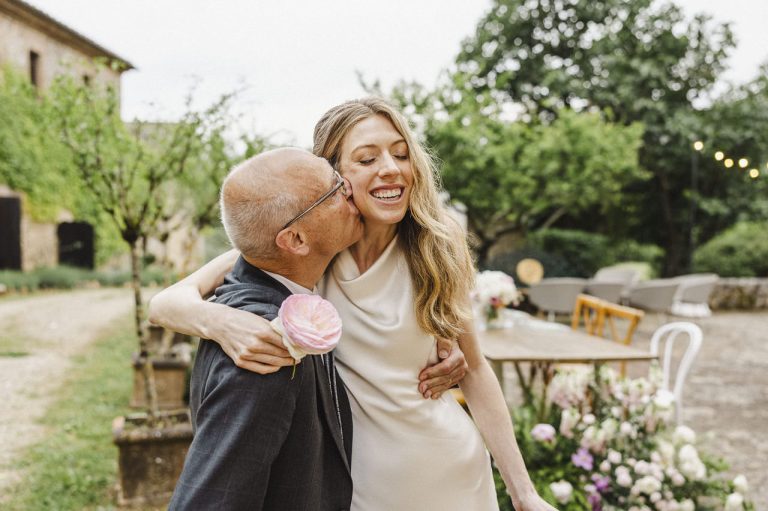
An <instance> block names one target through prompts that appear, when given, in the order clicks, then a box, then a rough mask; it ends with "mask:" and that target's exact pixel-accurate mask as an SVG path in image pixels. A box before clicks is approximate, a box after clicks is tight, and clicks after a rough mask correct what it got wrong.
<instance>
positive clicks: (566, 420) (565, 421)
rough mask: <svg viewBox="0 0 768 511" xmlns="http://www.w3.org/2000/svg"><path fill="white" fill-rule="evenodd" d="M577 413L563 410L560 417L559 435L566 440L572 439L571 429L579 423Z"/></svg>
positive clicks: (572, 410)
mask: <svg viewBox="0 0 768 511" xmlns="http://www.w3.org/2000/svg"><path fill="white" fill-rule="evenodd" d="M579 419H580V416H579V412H577V411H576V410H574V409H573V408H569V409H567V410H563V413H562V414H561V416H560V434H561V435H563V436H564V437H566V438H573V428H574V426H576V424H578V423H579Z"/></svg>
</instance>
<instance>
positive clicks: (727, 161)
mask: <svg viewBox="0 0 768 511" xmlns="http://www.w3.org/2000/svg"><path fill="white" fill-rule="evenodd" d="M723 165H725V168H727V169H729V168H731V167H733V160H732V159H730V158H726V159H725V161H724V162H723Z"/></svg>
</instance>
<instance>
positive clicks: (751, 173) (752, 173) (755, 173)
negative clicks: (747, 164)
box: [749, 169, 760, 179]
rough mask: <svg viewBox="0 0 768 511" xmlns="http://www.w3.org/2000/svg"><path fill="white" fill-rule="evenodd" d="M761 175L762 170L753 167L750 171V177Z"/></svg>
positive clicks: (755, 177) (754, 177)
mask: <svg viewBox="0 0 768 511" xmlns="http://www.w3.org/2000/svg"><path fill="white" fill-rule="evenodd" d="M759 176H760V171H759V170H757V169H752V170H750V171H749V177H751V178H752V179H757V178H758V177H759Z"/></svg>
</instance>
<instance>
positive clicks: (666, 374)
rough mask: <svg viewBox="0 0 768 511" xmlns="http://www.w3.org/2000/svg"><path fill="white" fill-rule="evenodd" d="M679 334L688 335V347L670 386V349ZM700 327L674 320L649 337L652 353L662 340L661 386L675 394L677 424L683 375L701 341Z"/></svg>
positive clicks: (681, 413)
mask: <svg viewBox="0 0 768 511" xmlns="http://www.w3.org/2000/svg"><path fill="white" fill-rule="evenodd" d="M680 334H687V335H688V347H687V348H686V349H685V353H684V354H683V358H682V359H681V360H680V365H678V367H677V371H675V384H674V387H672V384H671V381H670V380H671V372H672V349H673V347H674V344H675V340H677V337H678V336H679V335H680ZM702 338H703V336H702V334H701V328H699V327H698V326H696V325H694V324H693V323H688V322H686V321H676V322H674V323H667V324H666V325H664V326H662V327H660V328H659V329H657V330H656V331H655V332H654V333H653V337H652V338H651V353H652V354H653V355H656V356H658V355H659V344H660V343H662V342H664V344H665V345H664V356H663V357H662V361H661V364H662V366H661V367H662V374H663V380H662V388H664V389H665V390H670V387H672V389H673V390H672V393H673V394H674V396H675V421H676V422H677V424H678V425H679V424H682V422H683V386H684V385H685V377H686V376H687V375H688V371H689V370H690V369H691V366H692V365H693V361H694V359H695V358H696V355H697V354H698V353H699V349H700V348H701V342H702Z"/></svg>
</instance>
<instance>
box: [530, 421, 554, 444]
mask: <svg viewBox="0 0 768 511" xmlns="http://www.w3.org/2000/svg"><path fill="white" fill-rule="evenodd" d="M555 435H556V432H555V428H554V427H553V426H552V425H551V424H536V425H535V426H534V427H533V429H532V430H531V436H532V437H533V438H534V439H535V440H538V441H539V442H554V440H555Z"/></svg>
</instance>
